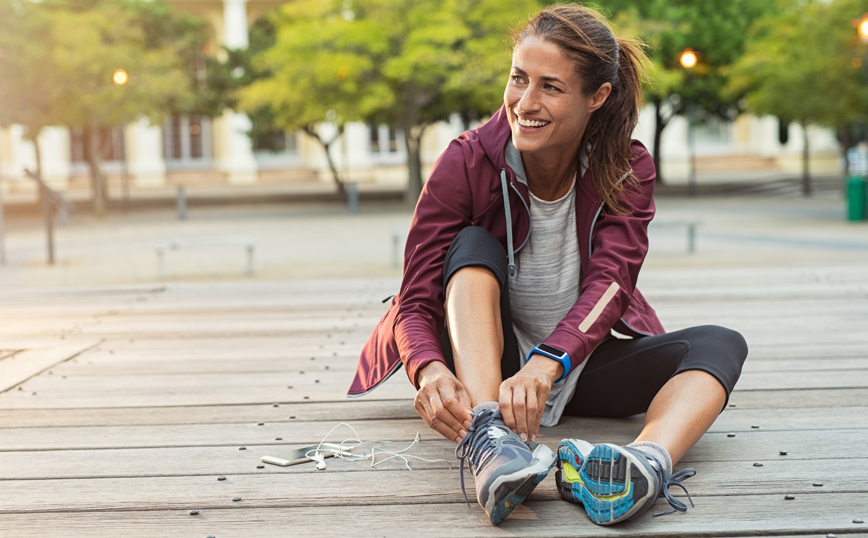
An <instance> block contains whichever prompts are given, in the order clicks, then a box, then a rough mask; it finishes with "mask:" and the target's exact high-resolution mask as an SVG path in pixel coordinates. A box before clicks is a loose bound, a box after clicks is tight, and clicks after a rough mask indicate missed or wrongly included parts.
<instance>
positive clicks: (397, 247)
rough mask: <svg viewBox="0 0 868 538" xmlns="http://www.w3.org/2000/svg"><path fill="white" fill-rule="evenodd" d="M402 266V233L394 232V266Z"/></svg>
mask: <svg viewBox="0 0 868 538" xmlns="http://www.w3.org/2000/svg"><path fill="white" fill-rule="evenodd" d="M400 266H401V235H400V234H399V233H398V232H392V267H395V268H398V267H400Z"/></svg>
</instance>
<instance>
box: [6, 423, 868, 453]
mask: <svg viewBox="0 0 868 538" xmlns="http://www.w3.org/2000/svg"><path fill="white" fill-rule="evenodd" d="M341 420H342V419H341V417H339V416H338V417H335V418H334V419H333V421H314V422H309V421H299V420H287V421H282V422H263V425H262V426H259V425H258V424H259V423H258V422H250V423H242V424H219V423H217V424H172V425H156V426H150V425H147V426H105V427H93V426H75V427H65V428H64V427H51V428H48V427H45V428H4V429H2V430H0V431H2V433H3V436H2V438H0V451H9V450H48V449H85V448H86V449H97V448H99V449H102V448H134V447H135V448H143V447H169V446H236V447H237V446H241V445H287V444H288V443H296V444H310V443H318V442H319V441H321V440H322V439H323V437H325V435H326V434H327V433H328V432H329V430H331V429H332V427H333V426H335V425H336V424H337V423H339V422H341ZM643 422H644V419H643V417H642V416H636V417H631V418H629V419H621V420H611V419H595V418H576V417H568V418H567V419H564V420H563V421H562V422H561V424H559V425H558V426H555V427H551V428H544V429H542V430H540V433H541V436H542V437H543V438H544V439H546V440H547V442H553V445H552V446H554V445H556V444H557V442H558V441H560V440H561V439H563V438H567V437H575V436H576V435H578V434H579V432H581V435H583V436H584V437H586V438H587V440H589V441H591V442H614V441H610V440H609V438H617V442H619V443H626V442H629V441H631V440H632V438H633V437H635V436H636V435H638V433H639V432H640V431H641V429H642V425H643ZM739 423H740V424H743V425H742V426H741V428H740V429H736V428H730V426H732V424H731V423H726V421H725V428H722V429H720V430H718V429H717V427H714V429H713V430H712V431H711V433H709V434H708V435H707V436H711V437H710V439H711V438H716V436H723V437H726V434H727V433H730V430H731V429H736V431H737V432H739V433H738V436H737V437H736V438H733V439H728V438H727V440H726V443H727V446H734V447H741V445H743V444H745V445H746V446H760V445H762V446H765V445H766V444H769V443H779V444H780V445H779V448H787V447H786V446H784V445H789V447H792V448H790V450H792V451H796V447H797V446H798V447H799V449H800V450H804V448H803V447H806V446H815V448H816V449H817V450H818V451H829V450H833V451H835V452H836V453H838V452H840V453H841V454H849V453H850V452H849V451H855V450H857V447H849V446H848V447H845V446H840V447H834V448H825V443H826V442H827V441H826V440H825V439H826V438H828V439H836V440H841V443H840V444H843V439H851V438H854V439H859V440H861V441H859V442H865V443H868V424H866V422H865V421H864V420H862V421H859V422H858V423H854V424H852V425H850V426H849V428H838V429H824V430H822V431H823V436H822V437H823V438H824V439H823V440H819V439H817V440H812V441H811V442H808V440H803V439H802V438H803V437H805V433H804V432H806V431H811V430H818V429H820V428H821V425H819V424H817V425H811V423H810V422H807V421H806V423H804V424H805V425H806V428H804V429H800V430H775V431H767V430H765V429H763V428H762V424H760V426H761V428H760V429H758V430H754V429H752V428H750V426H751V425H752V424H749V423H748V421H742V420H739ZM353 426H354V427H355V429H356V430H357V431H358V433H359V435H361V436H362V438H363V439H385V440H406V441H407V442H409V441H410V440H412V439H413V437H414V436H415V435H416V433H417V432H420V433H422V435H423V436H425V437H426V438H434V439H437V438H438V436H437V434H436V433H434V432H433V431H431V430H430V429H429V428H428V427H427V425H426V424H425V423H424V422H423V421H422V419H420V418H414V419H395V420H388V421H383V420H370V421H357V422H354V423H353ZM586 432H587V433H586ZM344 434H347V435H348V434H349V430H342V432H338V433H336V435H337V436H338V437H340V436H341V435H344ZM278 437H279V438H282V440H277V438H278ZM813 437H817V436H813ZM836 444H838V443H836ZM860 449H861V448H860ZM794 457H796V456H794ZM798 457H802V456H798ZM851 457H858V456H851Z"/></svg>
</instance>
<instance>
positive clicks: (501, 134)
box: [475, 105, 512, 168]
mask: <svg viewBox="0 0 868 538" xmlns="http://www.w3.org/2000/svg"><path fill="white" fill-rule="evenodd" d="M507 114H508V112H507V110H506V105H502V106H501V107H500V110H498V111H497V112H495V113H494V115H493V116H491V119H489V120H488V121H487V122H486V123H484V124H483V125H480V126H479V127H477V128H476V130H475V131H476V133H477V140H478V142H479V145H481V146H482V150H483V151H484V152H485V154H486V155H488V158H489V159H491V162H492V163H494V165H495V166H496V167H497V168H503V167H504V166H506V141H507V140H509V139H510V137H511V136H512V128H511V127H510V126H509V118H508V117H507Z"/></svg>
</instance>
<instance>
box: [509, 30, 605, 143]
mask: <svg viewBox="0 0 868 538" xmlns="http://www.w3.org/2000/svg"><path fill="white" fill-rule="evenodd" d="M581 83H582V80H581V78H580V76H579V75H578V74H576V70H575V64H574V62H573V61H572V60H571V59H570V58H568V57H567V56H566V55H565V54H564V53H563V52H562V51H561V49H560V48H559V47H558V46H557V45H555V44H553V43H551V42H549V41H545V40H543V39H540V38H538V37H527V38H525V39H524V40H523V41H521V42H520V43H518V44H517V45H516V47H515V50H514V51H513V54H512V71H511V72H510V74H509V82H508V83H507V84H506V91H504V94H503V102H504V104H505V105H506V108H507V112H508V115H509V125H510V127H511V128H512V142H513V144H515V147H516V149H518V150H519V151H521V152H528V153H533V152H540V151H541V152H549V151H556V152H557V153H558V154H560V155H568V156H569V158H571V159H572V158H574V156H575V154H576V153H577V151H578V148H579V143H580V141H581V138H582V134H583V133H584V132H585V126H586V125H587V124H588V118H589V117H590V115H591V113H592V112H593V111H595V110H597V109H598V108H600V107H601V106H602V105H603V103H604V102H605V101H606V98H607V97H608V96H609V92H610V91H611V85H610V84H609V83H606V84H603V85H602V86H601V87H600V89H598V90H597V91H596V92H595V93H594V94H593V95H591V96H589V97H586V96H585V95H584V94H583V93H582V84H581Z"/></svg>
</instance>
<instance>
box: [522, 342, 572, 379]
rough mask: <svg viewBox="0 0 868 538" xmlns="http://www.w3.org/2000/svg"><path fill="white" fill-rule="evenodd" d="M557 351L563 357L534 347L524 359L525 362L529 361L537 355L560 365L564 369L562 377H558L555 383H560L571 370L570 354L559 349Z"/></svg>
mask: <svg viewBox="0 0 868 538" xmlns="http://www.w3.org/2000/svg"><path fill="white" fill-rule="evenodd" d="M558 351H560V352H561V353H563V355H561V356H558V355H555V354H553V353H549V352H548V351H545V350H543V349H540V347H539V345H537V346H536V347H534V348H533V349H532V350H530V353H528V354H527V359H526V361H530V358H531V357H532V356H533V355H534V354H537V355H542V356H543V357H548V358H550V359H551V360H553V361H556V362H559V363H561V365H562V366H563V367H564V375H562V376H561V377H560V379H558V380H557V381H555V383H560V382H561V381H563V380H564V379H566V378H567V376H568V375H569V374H570V369H571V368H572V360H570V354H569V353H567V352H566V351H564V350H561V349H559V350H558Z"/></svg>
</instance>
